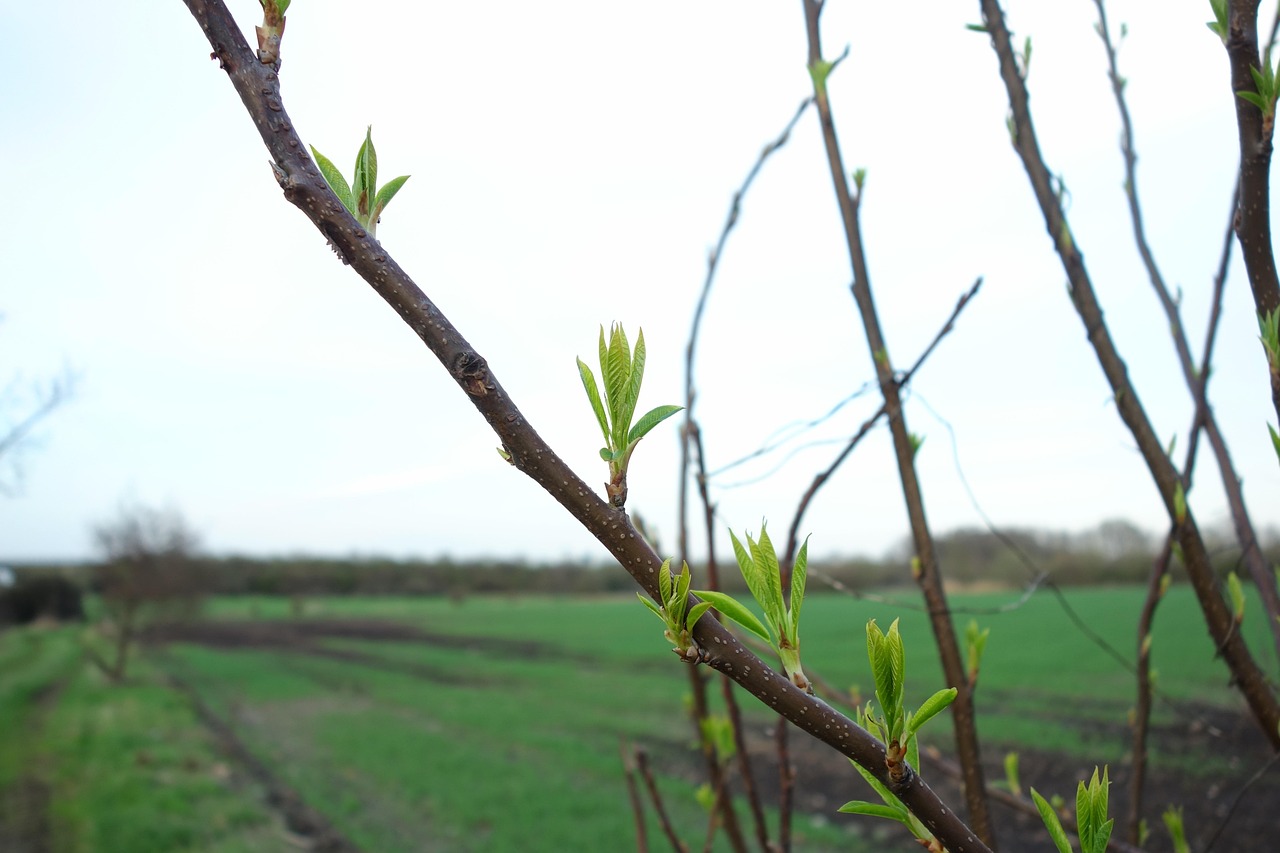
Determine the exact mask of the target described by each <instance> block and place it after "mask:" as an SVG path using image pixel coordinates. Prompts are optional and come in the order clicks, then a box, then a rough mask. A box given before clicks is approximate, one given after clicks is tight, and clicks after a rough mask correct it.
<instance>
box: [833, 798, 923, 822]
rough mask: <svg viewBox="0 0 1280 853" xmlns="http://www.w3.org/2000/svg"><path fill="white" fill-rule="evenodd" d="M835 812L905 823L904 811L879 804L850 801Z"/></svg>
mask: <svg viewBox="0 0 1280 853" xmlns="http://www.w3.org/2000/svg"><path fill="white" fill-rule="evenodd" d="M836 811H840V812H844V813H845V814H861V815H869V816H871V817H883V818H888V819H889V820H896V821H899V822H904V823H905V821H906V810H905V809H901V808H897V809H895V808H894V807H893V806H885V805H881V804H879V803H868V802H867V801H866V800H850V801H849V802H847V803H845V804H844V805H843V806H841V807H840V808H839V809H837V810H836Z"/></svg>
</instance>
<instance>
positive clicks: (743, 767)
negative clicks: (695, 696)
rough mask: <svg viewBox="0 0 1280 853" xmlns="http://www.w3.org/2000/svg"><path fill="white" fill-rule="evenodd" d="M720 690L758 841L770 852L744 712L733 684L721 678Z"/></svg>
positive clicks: (767, 828) (767, 829) (762, 847)
mask: <svg viewBox="0 0 1280 853" xmlns="http://www.w3.org/2000/svg"><path fill="white" fill-rule="evenodd" d="M720 690H721V694H722V695H723V697H724V707H725V711H726V713H727V714H728V716H729V724H730V725H731V726H732V727H733V746H734V752H735V753H736V754H737V757H738V775H739V776H741V777H742V788H743V791H745V792H746V795H747V804H748V806H749V807H750V809H751V824H752V827H753V828H754V829H755V832H756V841H757V842H759V844H760V849H761V850H766V851H767V850H769V848H770V844H769V826H768V824H766V823H765V819H764V806H763V805H762V804H761V802H760V792H759V791H758V790H756V777H755V774H753V773H752V772H751V756H750V754H749V753H748V751H747V738H746V734H745V730H744V729H743V725H742V711H741V710H740V709H739V708H738V700H737V698H736V697H735V696H734V695H733V682H732V681H730V680H729V679H728V678H725V677H723V676H721V678H720Z"/></svg>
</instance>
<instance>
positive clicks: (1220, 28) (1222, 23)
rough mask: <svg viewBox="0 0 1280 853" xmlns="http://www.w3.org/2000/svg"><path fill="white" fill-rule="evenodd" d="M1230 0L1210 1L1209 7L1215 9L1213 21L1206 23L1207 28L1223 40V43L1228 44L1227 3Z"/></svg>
mask: <svg viewBox="0 0 1280 853" xmlns="http://www.w3.org/2000/svg"><path fill="white" fill-rule="evenodd" d="M1228 2H1229V0H1209V6H1210V7H1211V8H1212V9H1213V20H1212V21H1208V22H1206V23H1205V26H1206V27H1208V28H1209V30H1210V31H1211V32H1213V33H1215V34H1217V36H1218V38H1220V39H1222V43H1223V44H1226V43H1227V3H1228Z"/></svg>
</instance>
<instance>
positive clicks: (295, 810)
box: [0, 673, 360, 853]
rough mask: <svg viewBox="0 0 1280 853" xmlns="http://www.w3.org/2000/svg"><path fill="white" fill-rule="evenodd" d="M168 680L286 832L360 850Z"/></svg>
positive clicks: (346, 851) (344, 850)
mask: <svg viewBox="0 0 1280 853" xmlns="http://www.w3.org/2000/svg"><path fill="white" fill-rule="evenodd" d="M169 681H170V683H171V684H172V685H173V686H174V688H175V689H177V690H178V691H180V692H181V693H182V694H183V695H184V696H186V697H187V699H188V700H189V701H190V702H191V705H192V707H193V708H194V709H195V712H196V715H197V716H198V717H199V718H200V721H201V722H202V723H204V725H205V726H206V727H207V728H208V729H209V731H210V732H212V733H213V735H214V737H215V738H217V741H218V747H219V749H221V751H222V752H223V754H224V755H226V756H227V757H228V758H229V759H230V760H232V761H234V762H235V763H236V764H237V765H238V766H239V767H240V768H241V769H242V770H244V772H246V773H247V774H248V775H249V776H251V777H252V778H253V779H254V780H255V781H256V782H258V784H260V785H262V787H263V788H265V789H266V791H267V804H268V805H269V806H271V807H272V808H273V809H275V810H276V811H277V812H278V813H279V814H280V816H281V817H282V818H283V819H284V823H285V826H287V827H288V828H289V831H290V832H293V833H294V834H295V835H298V836H301V837H302V838H303V839H305V840H306V841H307V843H308V849H309V850H311V851H313V852H314V853H360V848H359V847H357V846H356V844H355V843H354V842H352V841H351V840H350V839H349V838H347V837H346V836H344V835H343V834H342V833H341V832H340V831H339V830H338V829H337V827H335V826H334V825H333V824H332V823H330V822H329V819H328V818H326V817H325V816H324V815H323V814H321V813H320V812H318V811H316V810H315V809H313V808H312V807H311V806H309V805H307V803H306V802H305V801H304V800H303V799H302V797H301V796H299V794H298V792H297V791H295V790H293V789H292V788H291V787H289V786H288V785H286V784H285V783H283V782H281V781H280V779H279V778H277V777H276V775H275V774H274V773H273V772H272V771H271V768H269V767H267V765H265V764H263V763H262V762H261V761H259V760H258V758H257V757H256V756H255V755H254V754H253V753H252V752H250V751H249V749H248V747H246V746H245V744H244V742H243V741H242V740H240V738H239V736H237V735H236V733H235V731H234V730H233V729H232V728H231V726H230V725H229V724H228V723H227V722H226V721H225V720H223V719H222V718H221V717H219V716H218V715H217V714H215V713H214V712H213V709H211V708H210V707H209V706H208V705H207V704H205V701H204V700H203V699H202V698H201V697H200V694H199V693H197V692H196V690H195V688H193V687H192V686H191V685H189V684H187V683H186V682H185V681H183V680H182V679H181V678H179V677H178V676H176V675H173V674H172V673H170V675H169ZM0 849H6V850H7V849H8V848H3V847H0Z"/></svg>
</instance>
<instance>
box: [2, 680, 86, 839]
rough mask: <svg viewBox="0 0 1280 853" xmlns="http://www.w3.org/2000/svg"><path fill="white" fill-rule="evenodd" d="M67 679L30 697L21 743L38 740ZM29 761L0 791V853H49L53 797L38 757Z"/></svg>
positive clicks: (44, 766)
mask: <svg viewBox="0 0 1280 853" xmlns="http://www.w3.org/2000/svg"><path fill="white" fill-rule="evenodd" d="M70 679H71V677H70V675H64V676H62V677H61V678H59V679H58V680H57V681H54V682H51V683H50V684H47V685H45V686H44V687H43V688H41V689H40V690H39V691H37V692H36V693H35V695H33V696H32V697H31V706H32V707H31V710H30V712H29V714H28V716H27V719H26V722H25V725H24V726H23V728H24V732H23V735H22V737H23V739H24V740H25V741H27V742H29V743H30V742H34V741H36V740H37V739H38V738H39V736H40V730H41V729H42V728H43V726H44V721H45V718H46V717H47V716H48V714H49V711H50V710H52V709H53V707H54V706H55V705H57V704H58V697H60V696H61V695H62V691H63V690H64V689H65V688H66V686H67V683H68V682H69V681H70ZM29 760H30V763H29V764H28V765H27V766H26V767H24V768H23V772H22V775H20V776H19V777H18V778H17V779H15V780H14V782H13V784H12V785H9V786H8V787H6V788H5V789H4V790H2V791H0V850H3V851H5V853H51V851H52V850H53V838H52V829H53V827H52V826H51V825H50V822H49V803H50V800H51V799H52V795H53V790H52V787H51V786H50V784H49V772H50V768H49V767H48V766H47V763H46V762H45V761H44V760H43V759H41V758H40V756H31V757H30V759H29Z"/></svg>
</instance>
